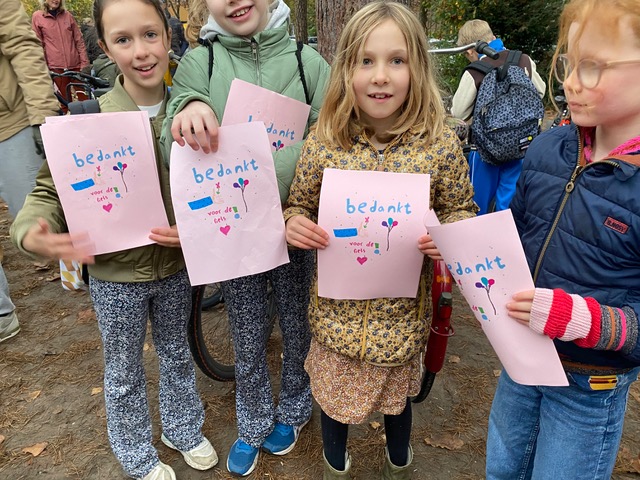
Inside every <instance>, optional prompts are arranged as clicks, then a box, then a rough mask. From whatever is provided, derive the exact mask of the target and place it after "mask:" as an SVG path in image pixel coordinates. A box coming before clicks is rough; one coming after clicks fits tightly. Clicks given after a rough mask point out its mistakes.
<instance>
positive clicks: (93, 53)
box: [80, 17, 104, 64]
mask: <svg viewBox="0 0 640 480" xmlns="http://www.w3.org/2000/svg"><path fill="white" fill-rule="evenodd" d="M80 32H81V33H82V40H84V46H85V47H86V49H87V57H88V58H89V63H91V64H93V62H94V61H95V60H96V58H98V57H99V56H100V55H101V54H102V53H104V52H103V51H102V49H101V48H100V45H98V32H96V26H95V24H94V23H93V18H90V17H87V18H83V19H82V24H81V25H80Z"/></svg>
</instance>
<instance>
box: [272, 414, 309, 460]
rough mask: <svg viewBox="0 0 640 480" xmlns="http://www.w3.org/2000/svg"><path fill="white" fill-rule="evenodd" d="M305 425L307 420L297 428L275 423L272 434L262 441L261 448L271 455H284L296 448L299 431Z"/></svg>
mask: <svg viewBox="0 0 640 480" xmlns="http://www.w3.org/2000/svg"><path fill="white" fill-rule="evenodd" d="M307 423H309V420H307V421H306V422H304V423H303V424H302V425H299V426H297V427H293V426H291V425H285V424H284V423H280V422H278V423H276V426H275V427H273V432H271V433H270V434H269V436H268V437H267V438H265V439H264V443H263V444H262V448H263V449H264V450H266V451H267V452H269V453H271V454H273V455H286V454H287V453H289V452H290V451H291V450H293V447H295V446H296V442H297V441H298V436H299V435H300V431H301V430H302V429H303V428H304V426H305V425H306V424H307Z"/></svg>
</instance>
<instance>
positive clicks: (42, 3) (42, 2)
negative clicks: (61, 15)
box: [40, 0, 65, 12]
mask: <svg viewBox="0 0 640 480" xmlns="http://www.w3.org/2000/svg"><path fill="white" fill-rule="evenodd" d="M40 9H41V10H42V11H43V12H48V11H49V7H48V5H47V0H40ZM64 9H65V7H64V0H60V6H59V7H58V10H60V11H61V12H62V11H64Z"/></svg>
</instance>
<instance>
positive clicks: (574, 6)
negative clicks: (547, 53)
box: [549, 0, 640, 85]
mask: <svg viewBox="0 0 640 480" xmlns="http://www.w3.org/2000/svg"><path fill="white" fill-rule="evenodd" d="M622 19H626V20H628V21H629V25H630V26H631V29H632V30H633V33H634V34H635V36H636V43H637V44H638V45H640V0H607V1H606V2H603V1H601V0H571V1H570V2H569V3H568V4H567V5H566V6H565V7H564V10H563V11H562V14H561V15H560V28H559V34H558V43H557V44H556V50H555V52H554V53H553V59H552V61H551V65H553V68H552V69H551V72H550V74H549V85H551V84H552V83H553V82H555V81H556V79H555V75H554V71H553V69H554V68H555V64H556V61H557V59H558V56H559V55H561V54H565V53H567V48H568V45H569V28H570V27H571V25H572V24H573V23H578V24H579V28H578V30H577V32H576V39H579V38H580V37H581V36H582V34H583V33H584V29H585V26H586V24H587V23H588V22H590V21H593V22H597V25H599V26H600V28H602V30H603V31H606V32H607V35H609V36H611V37H612V38H616V36H617V35H618V32H619V30H620V22H621V20H622Z"/></svg>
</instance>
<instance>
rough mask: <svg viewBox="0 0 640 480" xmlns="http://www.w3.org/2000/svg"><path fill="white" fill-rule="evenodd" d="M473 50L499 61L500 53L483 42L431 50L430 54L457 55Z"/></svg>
mask: <svg viewBox="0 0 640 480" xmlns="http://www.w3.org/2000/svg"><path fill="white" fill-rule="evenodd" d="M471 48H473V49H474V50H475V51H476V52H478V53H480V54H482V55H486V56H487V57H489V58H492V59H493V60H495V59H497V58H498V55H499V54H498V52H496V51H495V50H494V49H493V48H491V47H490V46H489V44H488V43H487V42H483V41H481V40H478V41H477V42H476V43H470V44H468V45H463V46H461V47H452V48H436V49H434V50H429V53H435V54H436V55H452V54H457V53H464V52H466V51H467V50H469V49H471Z"/></svg>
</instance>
